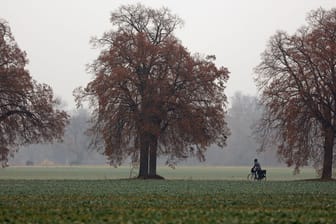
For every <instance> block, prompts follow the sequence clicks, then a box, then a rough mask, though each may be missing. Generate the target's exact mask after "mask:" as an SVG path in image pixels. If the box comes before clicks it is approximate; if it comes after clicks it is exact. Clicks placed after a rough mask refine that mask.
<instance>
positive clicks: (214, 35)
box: [0, 0, 335, 110]
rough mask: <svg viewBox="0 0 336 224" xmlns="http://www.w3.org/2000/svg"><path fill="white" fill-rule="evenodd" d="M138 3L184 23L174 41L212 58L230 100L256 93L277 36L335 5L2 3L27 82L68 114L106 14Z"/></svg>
mask: <svg viewBox="0 0 336 224" xmlns="http://www.w3.org/2000/svg"><path fill="white" fill-rule="evenodd" d="M137 2H141V3H142V4H144V5H146V6H151V7H155V8H158V7H162V6H165V7H168V8H169V9H171V11H172V12H173V13H175V14H177V15H179V16H180V17H181V18H182V19H183V20H184V26H183V27H182V28H181V29H179V30H177V31H176V33H175V34H176V36H177V37H178V38H179V39H180V40H181V41H182V43H183V45H184V46H186V47H187V48H188V49H189V51H191V52H192V53H195V52H199V53H200V54H205V55H208V54H214V55H216V58H217V61H216V63H217V65H218V66H225V67H227V68H228V69H229V71H230V72H231V75H230V80H229V82H228V85H227V86H228V87H227V90H226V93H227V95H228V96H233V94H234V93H235V92H236V91H241V92H243V93H245V94H252V95H254V94H256V88H255V85H254V83H253V78H252V74H253V68H254V67H255V66H256V65H257V64H258V63H259V58H260V54H261V52H262V51H263V50H264V49H265V46H266V42H267V40H268V39H269V37H270V36H271V35H273V34H274V33H275V31H276V30H285V31H288V32H294V31H295V30H296V29H297V28H299V27H300V26H302V25H303V24H304V23H305V17H306V14H307V13H308V12H309V11H310V10H313V9H316V8H318V7H324V8H326V9H330V8H331V7H334V6H335V0H320V1H317V0H295V1H292V0H283V1H278V0H257V1H251V0H235V1H229V0H208V1H180V0H169V1H164V0H143V1H132V0H113V1H112V0H99V1H93V0H70V1H69V0H58V1H55V0H25V1H22V0H1V6H0V17H1V18H3V19H5V20H7V21H8V23H9V25H10V27H11V29H12V32H13V35H14V37H15V39H16V41H17V42H18V44H19V46H20V48H21V49H23V50H25V51H26V52H27V56H28V58H29V61H30V64H29V66H28V69H29V70H30V73H31V75H32V77H33V78H34V79H36V80H37V81H39V82H44V83H47V84H49V85H51V86H52V87H53V89H54V91H55V95H56V96H59V97H60V98H61V99H62V100H63V101H64V102H65V103H66V105H67V108H68V109H69V110H72V109H73V108H74V107H75V103H74V99H73V96H72V91H73V89H74V88H76V87H78V86H83V85H85V84H86V83H87V82H88V81H89V80H91V78H92V75H91V74H87V73H86V71H85V67H86V66H85V65H86V64H88V63H90V62H92V61H93V60H94V58H95V57H96V56H97V53H98V52H97V50H93V49H92V47H91V46H90V44H89V41H90V38H91V37H92V36H100V35H102V33H103V32H104V31H107V30H109V29H111V25H110V23H109V16H110V13H111V11H113V10H116V9H117V8H118V7H120V6H121V5H122V4H130V3H137Z"/></svg>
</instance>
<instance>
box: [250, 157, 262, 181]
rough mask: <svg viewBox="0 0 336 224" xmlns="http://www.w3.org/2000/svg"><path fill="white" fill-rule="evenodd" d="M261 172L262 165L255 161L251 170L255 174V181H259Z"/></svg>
mask: <svg viewBox="0 0 336 224" xmlns="http://www.w3.org/2000/svg"><path fill="white" fill-rule="evenodd" d="M260 171H261V166H260V163H259V162H258V159H254V165H253V167H252V169H251V172H252V173H253V174H254V176H255V179H259V172H260Z"/></svg>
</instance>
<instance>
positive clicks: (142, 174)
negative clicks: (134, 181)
mask: <svg viewBox="0 0 336 224" xmlns="http://www.w3.org/2000/svg"><path fill="white" fill-rule="evenodd" d="M148 148H149V144H148V139H147V137H146V136H145V135H144V134H142V135H141V137H140V166H139V176H138V178H140V179H147V178H148Z"/></svg>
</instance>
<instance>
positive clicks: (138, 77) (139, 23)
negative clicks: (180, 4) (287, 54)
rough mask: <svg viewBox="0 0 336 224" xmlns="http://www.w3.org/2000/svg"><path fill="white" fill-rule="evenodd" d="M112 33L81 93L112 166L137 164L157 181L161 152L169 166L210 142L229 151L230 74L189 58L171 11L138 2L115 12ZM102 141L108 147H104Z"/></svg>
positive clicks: (142, 175)
mask: <svg viewBox="0 0 336 224" xmlns="http://www.w3.org/2000/svg"><path fill="white" fill-rule="evenodd" d="M111 23H112V25H113V29H112V30H111V31H110V32H106V33H105V34H104V35H103V37H101V38H95V39H94V40H93V43H94V45H95V46H98V47H101V48H102V51H101V53H100V55H99V57H98V58H97V59H96V60H95V61H94V62H93V63H92V64H91V66H90V67H89V71H90V72H91V73H93V74H94V75H95V78H94V80H93V81H91V82H90V83H89V84H88V85H87V87H86V88H84V89H81V88H79V89H77V90H76V92H75V95H76V96H77V101H78V102H79V103H81V101H82V100H89V101H90V103H91V107H92V108H93V126H92V128H91V129H90V133H91V134H92V135H93V136H96V138H94V141H93V144H94V145H95V146H96V147H98V148H99V147H101V148H103V149H104V152H105V154H106V155H107V156H108V158H109V159H110V161H111V164H113V165H119V164H121V162H122V161H123V160H124V159H125V158H127V157H130V156H131V157H132V158H133V160H135V161H137V160H139V161H140V168H139V177H140V178H158V177H159V176H158V175H157V174H156V160H157V156H158V154H162V155H168V156H169V159H168V163H173V162H174V161H176V160H177V159H181V158H186V157H188V156H190V155H196V156H198V158H199V159H201V160H203V159H204V151H205V150H206V148H207V146H209V145H210V144H212V143H218V144H219V145H221V146H222V145H224V144H225V142H226V137H227V134H228V130H227V126H226V122H225V120H224V117H225V108H226V96H225V95H224V89H225V83H226V81H227V79H228V71H227V69H226V68H224V67H222V68H219V69H218V68H217V67H216V66H215V64H214V62H213V60H214V59H215V57H214V56H210V57H207V58H203V57H200V56H197V55H195V56H191V54H190V53H189V52H188V51H187V49H186V48H185V47H183V46H182V45H181V43H180V41H179V40H178V39H177V38H176V37H175V36H174V34H173V32H174V30H175V29H176V28H177V27H178V26H180V25H181V24H182V21H181V19H180V18H178V17H177V16H175V15H173V14H171V12H170V11H169V10H168V9H167V8H161V9H152V8H146V7H145V6H143V5H141V4H137V5H127V6H122V7H120V8H119V9H118V10H117V11H115V12H113V13H112V16H111ZM102 142H103V144H101V143H102Z"/></svg>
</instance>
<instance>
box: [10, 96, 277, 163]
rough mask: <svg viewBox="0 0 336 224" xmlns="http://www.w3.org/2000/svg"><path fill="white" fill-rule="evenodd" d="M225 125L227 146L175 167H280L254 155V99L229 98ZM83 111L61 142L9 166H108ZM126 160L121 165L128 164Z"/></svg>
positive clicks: (23, 154) (269, 155) (26, 152)
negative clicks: (93, 142)
mask: <svg viewBox="0 0 336 224" xmlns="http://www.w3.org/2000/svg"><path fill="white" fill-rule="evenodd" d="M231 102H232V103H231V107H230V108H229V110H228V114H227V122H228V126H229V128H230V131H231V135H230V136H229V138H228V141H227V146H226V147H224V148H218V147H217V146H215V145H213V146H211V147H209V149H208V150H207V152H206V154H205V156H206V161H204V162H202V163H200V162H199V161H198V160H197V159H196V158H188V159H187V160H183V161H179V162H178V163H177V164H176V165H177V166H179V165H201V166H249V165H252V162H253V159H254V158H258V159H259V160H260V162H261V163H262V165H266V166H279V165H281V164H280V163H279V161H278V159H277V157H276V153H275V149H268V150H267V151H266V152H262V153H258V152H257V149H258V143H257V142H256V139H255V137H254V136H253V128H254V125H255V124H256V122H257V121H258V120H259V119H260V117H261V115H262V108H261V107H260V106H259V105H258V103H257V98H256V96H252V95H246V94H243V93H241V92H236V93H235V94H234V96H233V97H232V98H231ZM88 120H89V113H88V111H87V110H84V109H82V110H79V111H74V112H73V114H72V117H71V120H70V124H69V125H68V127H67V129H66V133H65V137H64V142H62V143H55V144H38V145H30V146H27V147H23V148H21V149H20V150H19V152H18V153H16V154H15V156H14V158H11V159H10V161H9V163H10V165H104V164H108V161H107V160H106V158H105V156H103V155H102V152H97V151H95V149H92V148H90V147H89V146H90V137H89V136H87V135H86V134H85V130H86V129H87V128H88V127H89V123H88V122H87V121H88ZM165 161H166V159H165V158H162V157H160V158H159V162H158V163H159V164H160V165H165ZM130 164H131V162H130V160H126V161H125V162H124V163H123V165H130Z"/></svg>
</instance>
